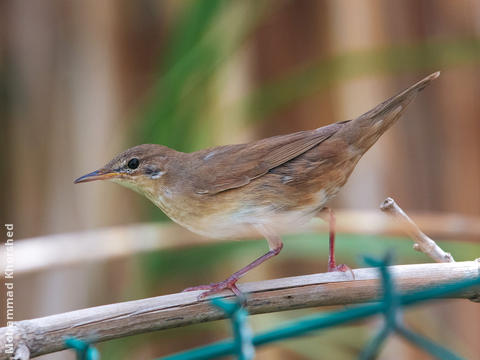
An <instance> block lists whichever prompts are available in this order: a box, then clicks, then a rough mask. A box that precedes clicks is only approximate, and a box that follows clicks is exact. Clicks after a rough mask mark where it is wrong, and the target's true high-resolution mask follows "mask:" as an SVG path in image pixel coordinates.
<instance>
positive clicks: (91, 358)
mask: <svg viewBox="0 0 480 360" xmlns="http://www.w3.org/2000/svg"><path fill="white" fill-rule="evenodd" d="M65 345H66V346H67V348H70V349H73V350H75V352H76V353H77V360H99V359H100V354H99V352H98V350H97V349H96V348H95V347H94V346H92V345H91V344H89V343H87V342H85V341H82V340H79V339H76V338H73V337H72V338H68V339H66V340H65Z"/></svg>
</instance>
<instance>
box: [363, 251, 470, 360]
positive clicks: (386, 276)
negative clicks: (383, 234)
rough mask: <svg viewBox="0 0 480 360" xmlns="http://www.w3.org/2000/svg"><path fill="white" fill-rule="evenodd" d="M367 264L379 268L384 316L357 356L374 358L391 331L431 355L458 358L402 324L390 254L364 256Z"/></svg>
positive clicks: (455, 359) (454, 359) (440, 357)
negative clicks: (374, 256)
mask: <svg viewBox="0 0 480 360" xmlns="http://www.w3.org/2000/svg"><path fill="white" fill-rule="evenodd" d="M365 262H366V263H367V264H368V265H371V266H376V267H378V268H379V270H380V274H381V276H382V287H383V291H384V294H383V304H384V309H383V316H384V317H385V324H384V326H383V327H382V329H381V330H380V331H379V332H378V333H377V335H375V337H374V338H373V339H372V340H371V341H370V343H369V344H368V345H367V346H366V347H365V348H364V350H363V351H362V353H361V354H360V356H359V359H360V360H371V359H376V358H377V356H378V353H379V351H380V348H381V347H382V345H383V343H384V342H385V340H386V339H387V338H388V336H389V335H391V334H392V333H397V334H398V335H400V336H402V337H404V338H405V339H406V340H408V341H410V342H412V343H413V344H414V345H416V346H418V347H420V348H422V349H423V350H425V351H427V352H428V353H430V354H431V355H433V356H435V357H437V358H439V359H444V360H460V359H461V358H460V357H459V356H457V355H455V354H454V353H452V352H451V351H450V350H448V349H446V348H444V347H442V346H440V345H438V344H436V343H434V342H433V341H430V340H428V339H427V338H424V337H423V336H421V335H419V334H416V333H414V332H412V331H410V330H408V329H406V328H405V326H404V325H403V316H402V315H403V314H402V311H401V308H400V302H399V295H398V293H397V292H396V290H395V283H394V280H393V278H392V276H391V274H390V272H389V271H388V268H387V266H388V264H389V263H390V262H391V256H390V255H389V254H387V255H386V256H385V258H384V259H383V260H381V261H378V260H375V259H372V258H365Z"/></svg>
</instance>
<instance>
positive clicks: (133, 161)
mask: <svg viewBox="0 0 480 360" xmlns="http://www.w3.org/2000/svg"><path fill="white" fill-rule="evenodd" d="M138 165H140V160H138V159H137V158H133V159H130V160H129V161H128V164H127V166H128V168H129V169H132V170H133V169H136V168H138Z"/></svg>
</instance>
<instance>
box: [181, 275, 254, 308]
mask: <svg viewBox="0 0 480 360" xmlns="http://www.w3.org/2000/svg"><path fill="white" fill-rule="evenodd" d="M237 281H238V278H236V277H233V276H231V277H229V278H228V279H225V280H223V281H220V282H218V283H212V284H208V285H198V286H192V287H189V288H186V289H185V290H183V291H182V292H186V291H196V290H206V291H204V292H202V293H201V294H200V295H198V300H202V299H205V298H206V297H207V296H210V295H214V294H217V293H219V292H221V291H222V290H225V289H230V290H231V291H232V292H233V293H234V294H235V295H236V296H237V297H238V298H239V299H240V300H241V301H242V302H244V301H245V295H244V294H243V293H242V292H241V291H240V289H239V288H238V287H237Z"/></svg>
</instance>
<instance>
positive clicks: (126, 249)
mask: <svg viewBox="0 0 480 360" xmlns="http://www.w3.org/2000/svg"><path fill="white" fill-rule="evenodd" d="M335 214H336V217H337V220H338V221H337V231H338V232H340V233H355V234H382V235H397V234H401V233H402V223H401V222H399V221H398V220H397V219H395V218H393V217H392V218H391V217H387V216H385V215H383V214H381V213H379V212H378V211H346V210H343V211H336V212H335ZM414 215H415V216H414V218H415V220H416V222H417V224H418V225H419V226H420V228H422V229H423V230H424V231H425V232H428V233H430V234H432V235H434V236H442V237H450V238H465V237H468V238H475V239H480V218H479V217H473V216H470V217H468V216H459V215H454V214H414ZM327 226H328V224H326V223H325V222H324V221H321V220H319V219H315V220H313V221H311V222H310V224H309V225H308V228H307V229H306V230H307V231H310V232H315V233H318V232H326V231H328V229H327ZM138 239H142V241H138ZM214 241H215V240H211V239H206V238H202V237H200V236H198V235H195V234H193V233H191V232H189V231H187V230H185V229H183V228H181V227H180V226H178V225H175V224H172V223H166V224H158V223H155V224H137V225H129V226H118V227H112V228H105V229H98V230H91V231H83V232H79V233H69V234H57V235H49V236H42V237H36V238H30V239H22V240H16V241H15V276H21V275H22V274H25V273H31V272H38V271H42V270H44V269H53V268H55V267H60V266H71V265H83V266H88V264H89V263H91V262H95V261H107V260H111V259H115V258H121V257H126V256H131V255H134V254H138V253H142V252H151V251H155V250H163V249H172V248H180V247H185V246H196V245H199V244H207V243H212V242H214ZM92 248H94V249H95V251H93V252H92ZM4 252H5V249H3V248H0V268H2V269H3V268H5V259H6V256H5V254H4Z"/></svg>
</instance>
